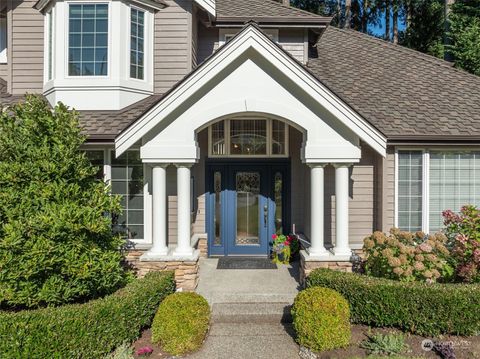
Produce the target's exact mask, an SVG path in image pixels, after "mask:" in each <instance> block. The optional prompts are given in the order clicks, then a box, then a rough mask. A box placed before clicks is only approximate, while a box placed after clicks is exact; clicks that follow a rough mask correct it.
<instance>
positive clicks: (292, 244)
mask: <svg viewBox="0 0 480 359" xmlns="http://www.w3.org/2000/svg"><path fill="white" fill-rule="evenodd" d="M299 248H300V245H299V243H298V239H297V237H295V236H290V235H284V234H280V235H277V234H274V235H272V259H273V262H274V263H280V264H288V263H290V261H291V260H292V259H293V258H294V256H295V255H296V254H297V253H298V250H299Z"/></svg>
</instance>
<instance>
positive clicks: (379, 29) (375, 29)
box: [369, 18, 406, 36]
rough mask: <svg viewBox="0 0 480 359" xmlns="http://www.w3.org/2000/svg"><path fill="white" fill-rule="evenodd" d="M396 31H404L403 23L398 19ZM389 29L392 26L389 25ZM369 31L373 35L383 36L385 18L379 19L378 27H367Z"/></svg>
mask: <svg viewBox="0 0 480 359" xmlns="http://www.w3.org/2000/svg"><path fill="white" fill-rule="evenodd" d="M398 20H399V21H398V31H403V30H405V27H406V25H405V23H404V22H403V19H401V18H400V19H398ZM390 29H392V24H391V23H390ZM369 30H371V31H372V32H373V33H374V34H375V35H382V36H383V35H384V34H385V18H382V19H381V22H380V24H378V25H374V24H372V25H369Z"/></svg>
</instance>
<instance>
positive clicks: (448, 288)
mask: <svg viewBox="0 0 480 359" xmlns="http://www.w3.org/2000/svg"><path fill="white" fill-rule="evenodd" d="M316 286H319V287H327V288H330V289H333V290H336V291H337V292H339V293H341V294H342V295H343V296H344V297H345V298H346V299H347V300H348V302H349V303H350V311H351V320H352V323H359V324H366V325H371V326H377V327H397V328H399V329H402V330H406V331H410V332H412V333H415V334H419V335H424V336H437V335H440V334H455V335H478V334H479V333H480V316H479V315H478V313H479V308H480V285H477V284H439V283H431V284H428V283H424V282H399V281H396V280H391V279H385V278H376V277H369V276H366V275H360V274H356V273H343V272H338V271H332V270H329V269H316V270H314V271H313V272H312V273H311V274H310V275H309V276H308V278H307V287H316Z"/></svg>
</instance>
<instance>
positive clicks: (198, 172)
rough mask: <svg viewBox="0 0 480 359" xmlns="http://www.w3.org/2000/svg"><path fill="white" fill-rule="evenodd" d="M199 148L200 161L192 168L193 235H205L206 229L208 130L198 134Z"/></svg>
mask: <svg viewBox="0 0 480 359" xmlns="http://www.w3.org/2000/svg"><path fill="white" fill-rule="evenodd" d="M197 141H198V146H199V148H200V160H199V161H198V163H196V164H195V165H194V166H193V167H192V176H193V178H194V191H195V198H196V205H195V209H196V210H195V213H193V218H192V230H193V233H197V234H204V233H206V232H207V229H206V218H205V216H206V206H205V193H206V189H207V188H206V184H205V160H206V158H207V153H208V148H207V147H208V130H207V129H205V130H203V131H201V132H200V133H199V134H198V137H197Z"/></svg>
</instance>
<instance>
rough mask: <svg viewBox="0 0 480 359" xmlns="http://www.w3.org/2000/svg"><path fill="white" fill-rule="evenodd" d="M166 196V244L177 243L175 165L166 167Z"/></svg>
mask: <svg viewBox="0 0 480 359" xmlns="http://www.w3.org/2000/svg"><path fill="white" fill-rule="evenodd" d="M167 198H168V208H167V211H168V214H167V216H168V217H167V222H168V234H167V235H168V244H169V245H172V244H176V243H177V228H178V226H177V169H176V167H175V166H169V167H168V168H167Z"/></svg>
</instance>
